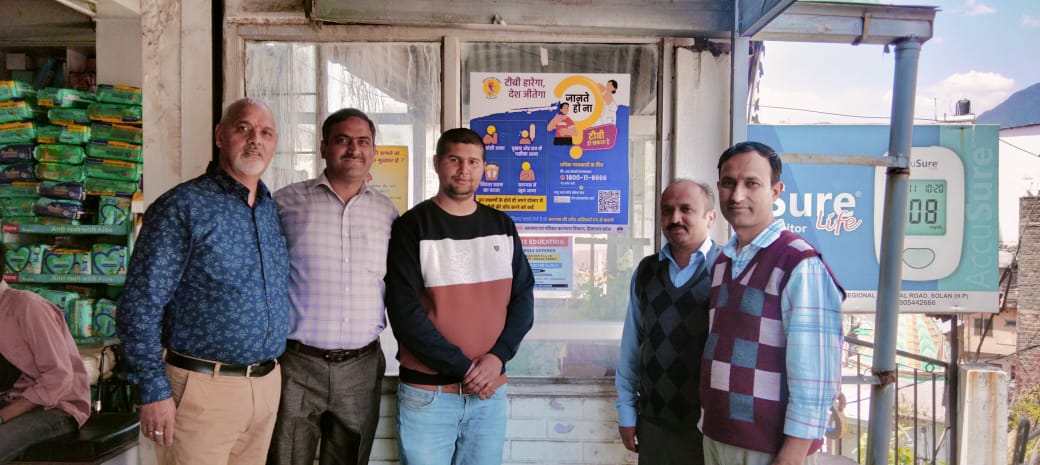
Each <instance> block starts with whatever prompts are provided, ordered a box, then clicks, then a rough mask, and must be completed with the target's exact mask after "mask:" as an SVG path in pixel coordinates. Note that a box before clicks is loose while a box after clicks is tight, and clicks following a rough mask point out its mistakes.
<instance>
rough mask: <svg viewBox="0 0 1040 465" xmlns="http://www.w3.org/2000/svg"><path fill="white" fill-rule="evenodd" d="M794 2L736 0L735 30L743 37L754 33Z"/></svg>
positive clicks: (786, 0) (783, 0) (787, 0)
mask: <svg viewBox="0 0 1040 465" xmlns="http://www.w3.org/2000/svg"><path fill="white" fill-rule="evenodd" d="M794 2H795V0H737V9H738V10H739V11H740V19H739V24H738V29H737V31H738V32H739V33H740V35H741V36H744V37H751V36H753V35H755V34H756V33H757V32H758V31H761V30H762V28H764V27H765V26H766V25H767V24H769V23H770V22H771V21H773V20H774V19H776V17H777V16H779V15H780V13H783V12H784V10H786V9H787V8H789V7H790V6H791V5H792V4H794Z"/></svg>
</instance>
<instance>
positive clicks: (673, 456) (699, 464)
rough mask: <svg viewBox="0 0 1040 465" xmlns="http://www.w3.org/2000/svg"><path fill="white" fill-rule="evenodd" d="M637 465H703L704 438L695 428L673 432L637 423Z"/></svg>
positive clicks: (641, 422)
mask: <svg viewBox="0 0 1040 465" xmlns="http://www.w3.org/2000/svg"><path fill="white" fill-rule="evenodd" d="M636 437H638V438H639V465H704V439H703V438H704V436H702V435H701V432H700V431H698V430H697V428H693V429H692V430H686V431H675V430H672V429H669V428H665V427H662V426H660V425H657V424H655V423H653V422H649V421H643V420H642V419H640V421H639V429H638V432H637V433H636Z"/></svg>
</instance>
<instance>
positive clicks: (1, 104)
mask: <svg viewBox="0 0 1040 465" xmlns="http://www.w3.org/2000/svg"><path fill="white" fill-rule="evenodd" d="M34 117H36V107H35V106H33V105H32V104H31V103H29V102H28V101H25V100H7V101H0V123H10V122H12V121H25V120H30V119H33V118H34Z"/></svg>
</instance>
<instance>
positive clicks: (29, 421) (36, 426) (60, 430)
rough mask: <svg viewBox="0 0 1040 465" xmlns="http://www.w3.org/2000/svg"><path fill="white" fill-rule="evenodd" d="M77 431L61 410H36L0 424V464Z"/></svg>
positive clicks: (72, 422) (76, 426)
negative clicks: (33, 447)
mask: <svg viewBox="0 0 1040 465" xmlns="http://www.w3.org/2000/svg"><path fill="white" fill-rule="evenodd" d="M77 429H79V425H78V424H77V423H76V419H75V418H73V417H72V415H69V414H68V413H65V411H63V410H61V409H56V408H52V409H49V410H43V409H36V410H33V411H31V412H28V413H26V414H24V415H20V416H18V417H16V418H13V419H11V420H10V421H5V422H3V423H2V424H0V464H5V463H7V462H8V461H9V460H13V459H14V458H15V457H18V456H19V455H21V454H22V452H25V449H28V448H29V446H31V445H33V444H36V443H38V442H43V441H46V440H48V439H52V438H56V437H58V436H61V435H63V434H68V433H71V432H73V431H76V430H77Z"/></svg>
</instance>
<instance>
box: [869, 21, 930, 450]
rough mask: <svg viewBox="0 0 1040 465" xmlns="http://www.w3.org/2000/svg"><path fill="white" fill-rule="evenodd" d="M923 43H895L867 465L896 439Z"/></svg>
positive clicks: (901, 41) (904, 40) (875, 320)
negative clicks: (909, 206) (901, 308)
mask: <svg viewBox="0 0 1040 465" xmlns="http://www.w3.org/2000/svg"><path fill="white" fill-rule="evenodd" d="M920 55H921V43H920V42H918V41H917V39H915V38H913V37H911V38H908V39H903V40H900V41H899V42H897V43H896V66H895V83H894V84H893V92H892V122H891V125H890V126H889V141H888V156H890V157H894V158H895V160H894V161H895V163H893V164H892V165H890V166H891V167H890V168H888V172H887V182H886V183H885V215H884V222H883V225H882V229H881V270H880V272H879V276H878V297H877V313H876V314H875V316H874V361H873V372H874V376H876V377H877V378H878V384H875V385H873V386H871V395H870V429H869V431H868V433H867V441H868V446H867V465H887V464H888V453H889V439H890V438H891V437H892V418H893V416H892V408H893V404H894V401H895V396H896V392H895V388H894V385H893V383H894V382H895V380H896V366H895V365H896V331H897V330H898V326H899V289H900V283H901V281H902V277H903V233H904V232H905V231H906V202H907V193H908V190H909V187H910V170H909V169H908V166H909V163H908V160H909V157H910V147H911V145H912V143H913V140H912V138H913V130H914V127H913V126H914V92H915V90H916V87H917V61H918V58H919V57H920Z"/></svg>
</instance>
